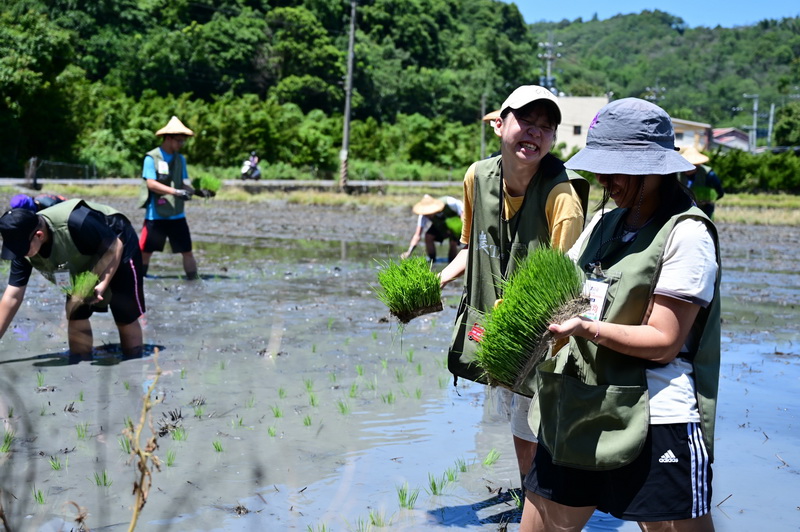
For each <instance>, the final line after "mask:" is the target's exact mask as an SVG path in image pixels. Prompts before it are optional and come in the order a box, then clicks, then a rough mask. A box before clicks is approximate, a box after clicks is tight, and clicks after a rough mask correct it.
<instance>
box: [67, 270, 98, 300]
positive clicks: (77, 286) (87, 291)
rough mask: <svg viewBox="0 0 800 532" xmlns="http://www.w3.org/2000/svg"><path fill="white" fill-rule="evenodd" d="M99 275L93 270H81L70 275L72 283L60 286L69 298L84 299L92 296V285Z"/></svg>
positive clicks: (94, 284)
mask: <svg viewBox="0 0 800 532" xmlns="http://www.w3.org/2000/svg"><path fill="white" fill-rule="evenodd" d="M99 280H100V277H98V275H97V274H96V273H94V272H91V271H89V272H82V273H79V274H78V275H73V276H72V284H71V285H70V286H65V287H63V288H62V290H64V293H65V294H67V295H68V296H69V297H70V299H74V300H78V301H85V300H87V299H90V298H92V297H94V287H95V286H97V281H99Z"/></svg>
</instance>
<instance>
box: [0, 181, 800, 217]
mask: <svg viewBox="0 0 800 532" xmlns="http://www.w3.org/2000/svg"><path fill="white" fill-rule="evenodd" d="M0 191H2V192H3V193H4V194H5V195H8V196H12V195H14V194H18V193H19V192H23V191H24V190H23V189H17V188H14V187H2V188H0ZM47 192H51V193H56V194H63V195H64V196H67V197H70V198H76V197H85V198H103V197H131V198H133V197H136V195H137V194H138V187H136V186H129V185H96V186H89V187H87V186H75V185H69V186H65V185H52V186H48V189H47ZM423 194H431V195H434V196H437V195H450V196H455V197H461V194H462V189H461V186H452V187H446V188H437V189H435V190H432V189H430V188H428V187H425V186H424V185H420V186H419V187H392V186H389V187H387V189H386V193H384V194H358V195H346V194H339V193H337V192H328V191H314V190H305V191H291V192H282V191H266V192H258V193H251V192H248V191H247V190H245V189H243V188H240V187H230V186H228V187H225V186H223V188H222V190H220V192H219V193H218V194H217V197H216V199H214V200H209V201H217V200H222V201H242V202H246V203H258V202H266V201H271V200H283V201H288V202H290V203H296V204H299V205H329V206H342V207H356V206H358V207H363V206H372V207H379V208H386V207H408V209H409V210H410V209H411V206H412V205H413V204H414V203H416V202H417V201H419V198H420V197H421V196H422V195H423ZM600 197H601V192H600V189H599V188H596V187H595V188H593V189H592V192H591V194H590V201H589V204H590V207H591V208H594V206H595V205H597V203H598V201H599V200H600ZM199 201H203V200H199ZM714 219H715V221H717V222H722V223H733V224H745V225H787V226H800V196H794V195H788V194H726V195H725V197H724V198H723V199H722V200H721V201H719V202H717V209H716V213H715V218H714Z"/></svg>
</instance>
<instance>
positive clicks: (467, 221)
mask: <svg viewBox="0 0 800 532" xmlns="http://www.w3.org/2000/svg"><path fill="white" fill-rule="evenodd" d="M476 164H477V163H472V166H470V167H469V169H468V170H467V173H466V174H465V175H464V225H463V226H461V243H462V244H469V236H470V232H471V231H472V205H473V204H474V203H473V199H474V195H475V165H476Z"/></svg>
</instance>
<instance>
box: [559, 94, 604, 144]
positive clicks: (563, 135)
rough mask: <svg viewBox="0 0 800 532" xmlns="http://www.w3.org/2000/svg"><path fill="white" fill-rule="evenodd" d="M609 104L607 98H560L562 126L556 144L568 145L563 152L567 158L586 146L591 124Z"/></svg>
mask: <svg viewBox="0 0 800 532" xmlns="http://www.w3.org/2000/svg"><path fill="white" fill-rule="evenodd" d="M607 103H608V97H606V96H600V97H597V96H559V97H558V107H559V109H561V125H560V126H558V133H557V138H556V144H561V143H562V142H563V143H564V144H566V145H567V147H566V149H565V150H564V151H563V154H564V156H565V157H567V156H569V155H570V154H571V153H573V152H577V151H578V150H580V149H581V148H583V147H584V146H586V133H587V132H588V131H589V124H591V123H592V120H593V119H594V117H595V116H597V112H598V111H600V109H602V108H603V107H604V106H605V105H606V104H607Z"/></svg>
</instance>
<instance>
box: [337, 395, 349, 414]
mask: <svg viewBox="0 0 800 532" xmlns="http://www.w3.org/2000/svg"><path fill="white" fill-rule="evenodd" d="M336 406H337V407H339V413H340V414H342V415H344V416H346V415H347V414H349V413H350V405H349V404H348V403H347V401H345V400H343V399H339V400H338V401H337V402H336Z"/></svg>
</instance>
